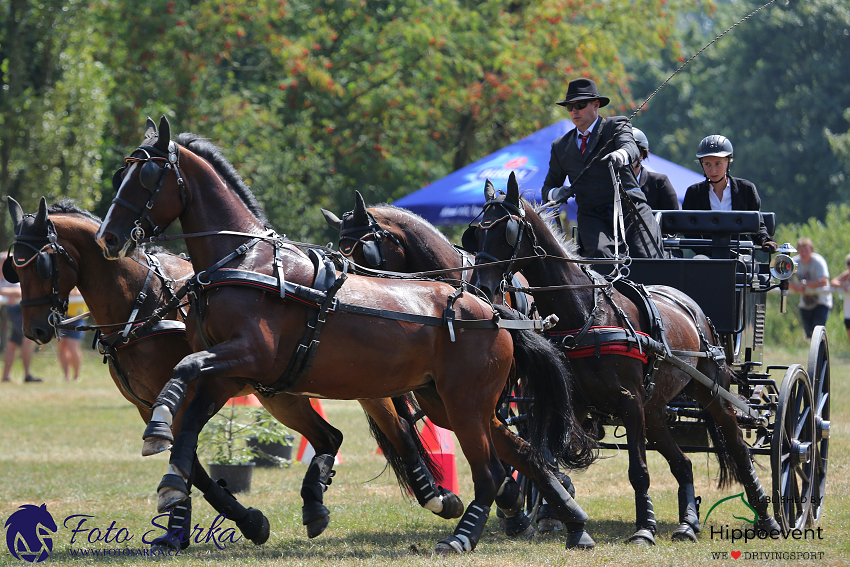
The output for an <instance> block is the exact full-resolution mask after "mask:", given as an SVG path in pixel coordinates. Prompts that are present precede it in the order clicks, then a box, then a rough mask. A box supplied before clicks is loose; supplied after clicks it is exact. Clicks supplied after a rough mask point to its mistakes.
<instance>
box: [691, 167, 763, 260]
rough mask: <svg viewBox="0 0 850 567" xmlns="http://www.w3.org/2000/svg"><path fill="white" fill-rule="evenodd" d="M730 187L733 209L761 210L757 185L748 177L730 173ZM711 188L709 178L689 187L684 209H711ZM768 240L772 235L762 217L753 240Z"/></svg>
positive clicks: (757, 242)
mask: <svg viewBox="0 0 850 567" xmlns="http://www.w3.org/2000/svg"><path fill="white" fill-rule="evenodd" d="M729 188H730V189H731V191H732V210H735V211H760V210H761V199H760V198H759V193H758V191H757V190H756V186H755V185H753V184H752V183H750V182H749V181H747V180H746V179H740V178H738V177H732V176H731V175H730V176H729ZM710 190H711V184H710V183H709V182H708V179H706V180H704V181H701V182H699V183H696V184H694V185H691V186H690V187H688V190H687V191H686V192H685V199H684V200H683V201H682V209H683V210H686V211H687V210H691V211H710V210H711V200H710V199H709V196H708V192H709V191H710ZM768 240H770V235H769V234H768V233H767V228H766V227H765V226H764V219H762V221H761V222H760V223H759V231H758V234H755V235H753V242H754V243H756V244H758V245H759V246H761V245H762V244H764V243H765V242H766V241H768Z"/></svg>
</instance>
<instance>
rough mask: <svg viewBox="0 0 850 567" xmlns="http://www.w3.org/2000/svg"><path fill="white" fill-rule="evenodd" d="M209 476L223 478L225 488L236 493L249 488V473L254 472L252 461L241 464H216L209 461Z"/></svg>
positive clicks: (216, 478) (215, 478)
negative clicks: (225, 484)
mask: <svg viewBox="0 0 850 567" xmlns="http://www.w3.org/2000/svg"><path fill="white" fill-rule="evenodd" d="M209 469H210V470H209V473H210V478H211V479H213V480H214V481H217V480H218V479H220V478H223V479H224V481H225V482H226V483H227V489H228V490H229V491H230V492H232V493H234V494H236V493H237V492H247V491H249V490H251V475H252V473H253V472H254V463H244V464H241V465H218V464H213V463H209Z"/></svg>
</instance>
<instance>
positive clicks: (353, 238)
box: [339, 211, 403, 270]
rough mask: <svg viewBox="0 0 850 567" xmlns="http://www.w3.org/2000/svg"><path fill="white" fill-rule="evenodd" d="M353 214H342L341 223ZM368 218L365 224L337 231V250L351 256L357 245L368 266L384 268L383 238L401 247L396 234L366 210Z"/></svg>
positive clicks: (352, 212)
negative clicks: (361, 249)
mask: <svg viewBox="0 0 850 567" xmlns="http://www.w3.org/2000/svg"><path fill="white" fill-rule="evenodd" d="M353 216H354V211H349V212H347V213H345V214H344V215H343V216H342V224H343V226H344V225H345V222H346V221H347V220H348V219H351V218H352V217H353ZM366 218H367V220H368V222H367V224H366V225H359V226H352V227H349V228H344V229H341V230H340V231H339V251H340V253H342V255H343V256H345V257H346V258H349V257H351V255H352V254H354V251H355V250H356V249H357V245H358V244H359V245H360V246H362V247H363V257H364V258H365V259H366V263H367V264H368V265H369V267H370V268H380V269H382V270H383V269H386V267H387V258H386V256H385V255H384V239H389V240H391V241H393V242H394V243H395V244H396V245H397V246H399V247H400V248H403V246H402V244H401V242H400V241H399V239H398V238H396V236H395V235H394V234H393V233H391V232H390V231H388V230H386V229H385V228H383V227H381V225H380V224H378V221H376V220H375V217H374V216H373V215H372V213H370V212H369V211H366Z"/></svg>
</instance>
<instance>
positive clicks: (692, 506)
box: [672, 484, 700, 541]
mask: <svg viewBox="0 0 850 567" xmlns="http://www.w3.org/2000/svg"><path fill="white" fill-rule="evenodd" d="M699 531H700V525H699V499H698V498H696V497H695V496H694V485H693V484H688V485H685V486H680V487H679V527H677V528H676V529H675V530H674V531H673V536H672V537H673V541H697V534H698V533H699Z"/></svg>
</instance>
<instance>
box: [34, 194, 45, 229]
mask: <svg viewBox="0 0 850 567" xmlns="http://www.w3.org/2000/svg"><path fill="white" fill-rule="evenodd" d="M33 226H35V227H36V228H45V229H46V228H47V199H45V198H44V197H42V198H41V199H40V200H39V202H38V213H36V215H35V224H34V225H33Z"/></svg>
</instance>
